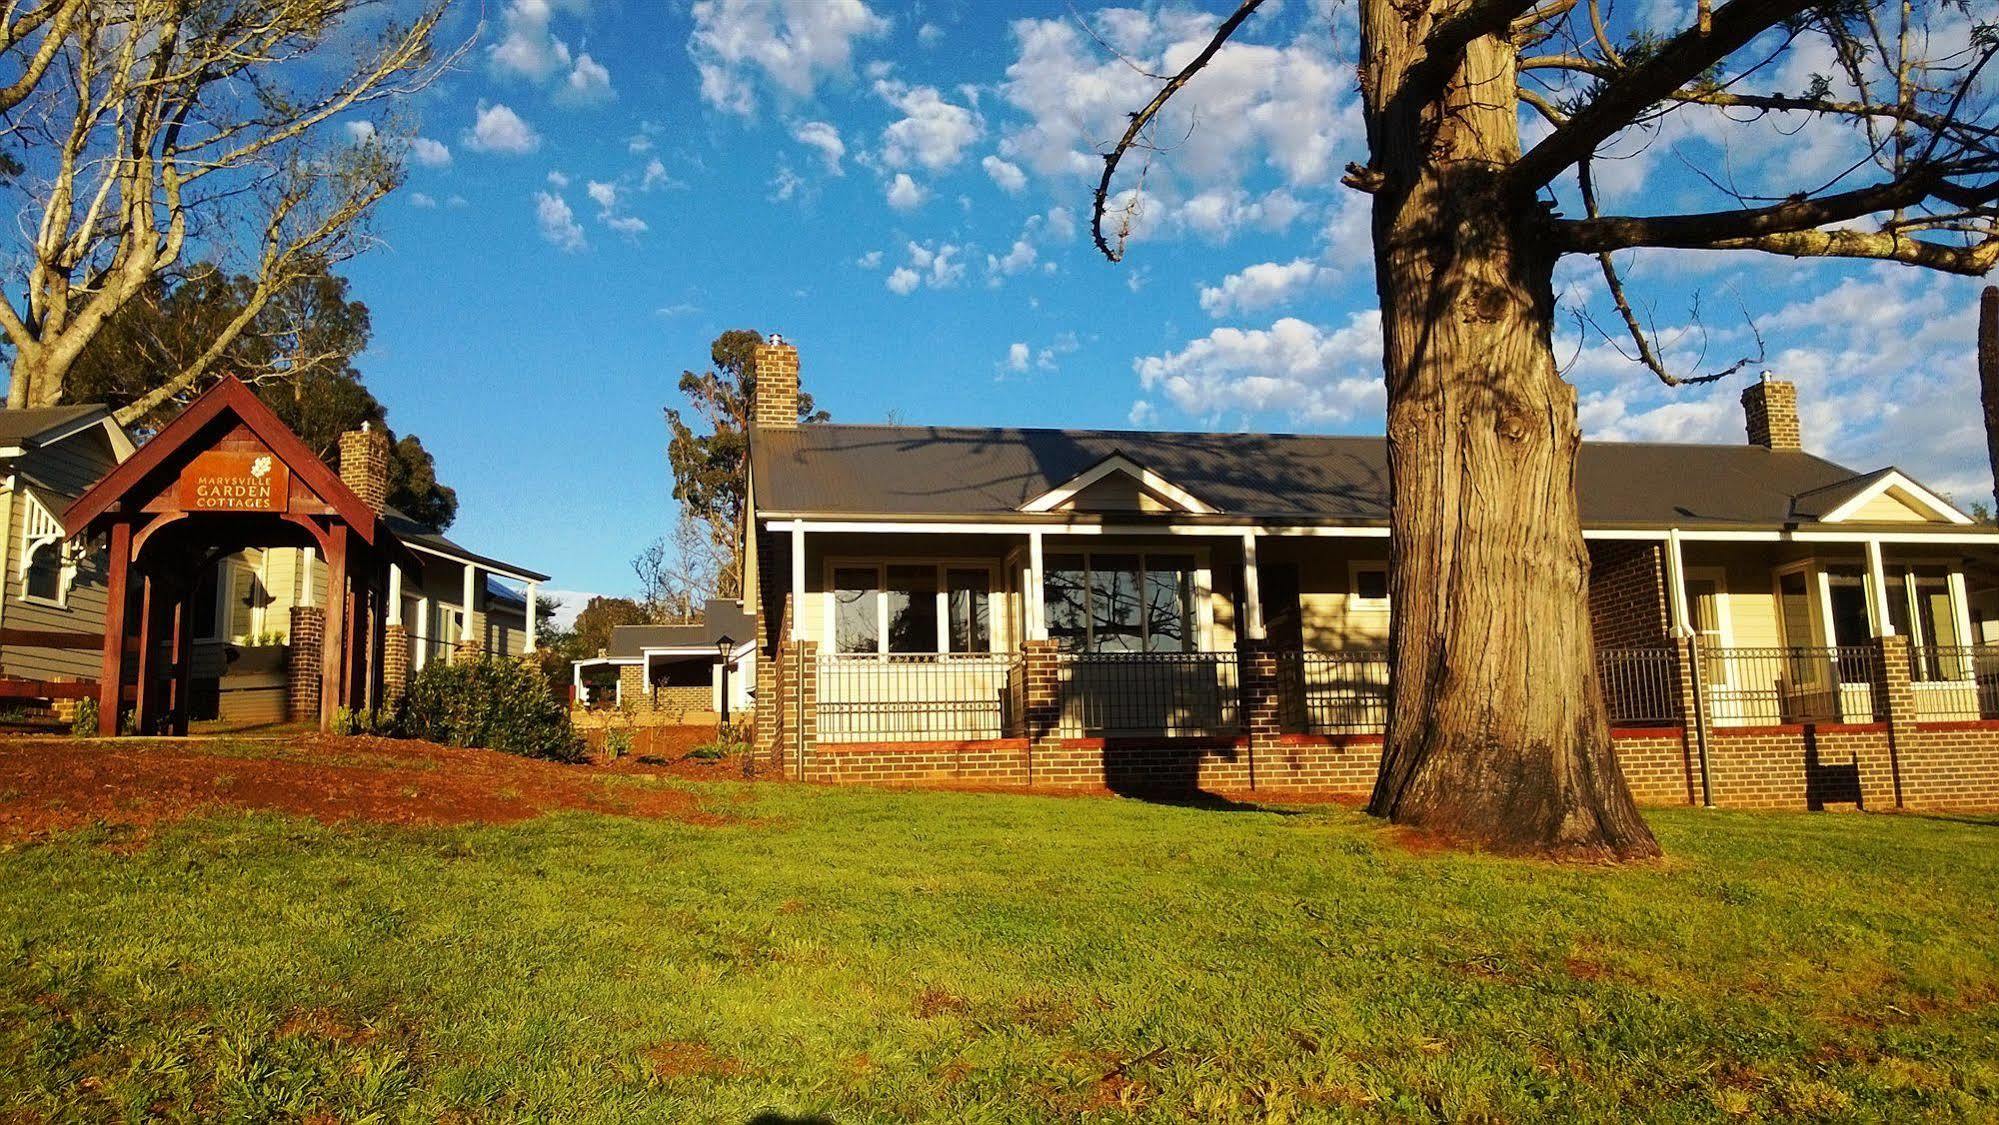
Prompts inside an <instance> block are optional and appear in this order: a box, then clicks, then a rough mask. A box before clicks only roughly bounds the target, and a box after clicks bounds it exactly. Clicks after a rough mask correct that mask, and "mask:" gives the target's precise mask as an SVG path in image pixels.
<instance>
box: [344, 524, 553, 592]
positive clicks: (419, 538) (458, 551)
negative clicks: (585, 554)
mask: <svg viewBox="0 0 1999 1125" xmlns="http://www.w3.org/2000/svg"><path fill="white" fill-rule="evenodd" d="M382 522H383V523H386V524H388V525H389V530H390V531H393V532H395V533H396V538H398V539H400V540H402V541H403V542H405V543H412V544H421V545H423V546H425V547H429V548H430V549H431V550H433V551H437V552H439V553H440V554H445V555H449V556H451V557H452V558H454V559H458V560H460V561H463V562H470V563H473V564H476V565H478V566H486V567H493V568H496V569H499V570H504V571H506V572H508V573H509V574H518V575H521V576H522V577H524V578H531V579H533V580H534V581H536V582H546V581H548V575H546V574H540V573H537V572H535V571H532V570H529V569H528V568H526V567H524V566H521V565H519V564H517V563H510V562H507V561H506V560H505V559H496V558H493V557H492V556H491V555H482V554H479V553H477V552H476V551H468V550H466V549H465V548H463V547H461V546H459V545H458V544H457V543H454V542H452V541H451V540H449V539H446V538H445V537H444V536H442V535H439V534H438V533H437V532H435V531H426V530H424V528H423V527H422V526H421V525H420V524H418V523H417V522H416V521H415V520H413V519H411V518H410V517H409V516H407V515H405V514H404V513H402V512H399V511H397V510H396V509H394V508H390V509H388V510H387V511H384V512H383V513H382ZM523 604H525V603H523Z"/></svg>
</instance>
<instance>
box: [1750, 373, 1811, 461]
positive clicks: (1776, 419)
mask: <svg viewBox="0 0 1999 1125" xmlns="http://www.w3.org/2000/svg"><path fill="white" fill-rule="evenodd" d="M1742 418H1743V421H1745V422H1747V423H1748V424H1749V444H1751V445H1760V446H1762V447H1763V448H1765V449H1788V450H1800V449H1803V448H1804V447H1805V445H1804V439H1803V437H1802V435H1801V434H1800V432H1799V430H1798V387H1797V384H1795V383H1790V382H1786V381H1785V380H1783V379H1772V378H1771V377H1770V373H1769V372H1768V371H1765V372H1764V373H1763V377H1762V378H1761V379H1759V380H1757V381H1756V382H1754V383H1751V384H1750V385H1749V389H1748V390H1745V391H1743V392H1742Z"/></svg>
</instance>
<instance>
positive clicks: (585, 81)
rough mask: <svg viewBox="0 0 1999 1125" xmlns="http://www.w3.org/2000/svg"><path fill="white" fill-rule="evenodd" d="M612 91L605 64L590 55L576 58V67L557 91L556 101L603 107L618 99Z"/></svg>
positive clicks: (608, 72) (615, 92) (572, 68)
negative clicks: (604, 104)
mask: <svg viewBox="0 0 1999 1125" xmlns="http://www.w3.org/2000/svg"><path fill="white" fill-rule="evenodd" d="M617 96H618V93H617V91H616V90H613V89H611V72H610V71H609V70H607V69H605V67H604V64H602V63H600V62H598V61H597V60H596V59H593V58H591V57H590V53H589V52H588V51H585V52H584V53H582V54H580V55H578V56H576V65H575V66H573V67H571V68H570V70H569V77H567V78H565V79H563V80H562V85H561V87H560V88H558V89H557V90H556V91H555V100H556V101H557V102H560V103H561V104H563V105H571V106H580V105H602V104H603V103H605V102H608V101H613V100H615V99H616V98H617Z"/></svg>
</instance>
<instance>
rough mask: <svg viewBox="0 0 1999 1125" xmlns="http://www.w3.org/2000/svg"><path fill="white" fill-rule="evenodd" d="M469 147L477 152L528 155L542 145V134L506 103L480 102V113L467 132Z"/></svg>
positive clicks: (466, 144) (466, 138) (466, 140)
mask: <svg viewBox="0 0 1999 1125" xmlns="http://www.w3.org/2000/svg"><path fill="white" fill-rule="evenodd" d="M465 146H466V147H467V148H470V149H472V150H473V151H474V152H491V153H497V154H499V155H502V156H525V155H527V154H528V153H530V152H533V151H535V150H536V149H538V148H540V147H541V134H540V133H537V132H535V131H534V126H532V125H529V124H528V123H527V122H526V121H523V120H521V115H520V114H518V113H515V112H514V111H513V110H511V109H508V108H507V107H506V106H505V105H503V104H500V103H498V102H495V103H494V104H492V105H487V104H486V103H485V102H480V103H479V109H478V116H477V117H476V118H475V119H474V121H473V123H472V128H471V129H469V130H467V132H466V134H465Z"/></svg>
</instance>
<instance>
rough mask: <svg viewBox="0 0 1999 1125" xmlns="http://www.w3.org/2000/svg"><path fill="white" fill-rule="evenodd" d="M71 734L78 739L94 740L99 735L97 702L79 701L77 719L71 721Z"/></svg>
mask: <svg viewBox="0 0 1999 1125" xmlns="http://www.w3.org/2000/svg"><path fill="white" fill-rule="evenodd" d="M69 732H70V733H71V734H73V735H76V736H77V737H78V738H93V737H95V736H96V734H97V701H96V700H95V699H79V700H77V701H76V718H74V719H71V720H70V724H69Z"/></svg>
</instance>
